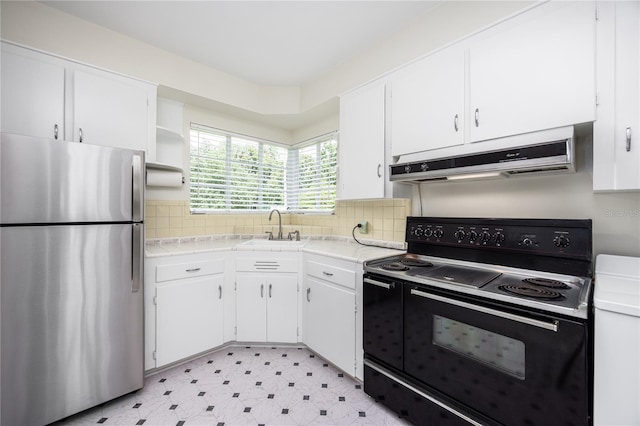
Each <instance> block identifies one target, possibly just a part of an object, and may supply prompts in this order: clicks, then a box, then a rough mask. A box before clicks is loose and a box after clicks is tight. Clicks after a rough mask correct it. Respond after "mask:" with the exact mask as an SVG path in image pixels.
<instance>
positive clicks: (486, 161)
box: [389, 138, 575, 182]
mask: <svg viewBox="0 0 640 426" xmlns="http://www.w3.org/2000/svg"><path fill="white" fill-rule="evenodd" d="M574 171H575V159H574V144H573V138H563V139H560V140H555V141H551V142H545V143H538V144H533V145H526V146H520V147H517V148H508V149H500V150H495V151H488V152H481V153H476V154H466V155H460V156H454V157H446V158H439V159H434V160H424V161H411V162H406V163H399V164H393V165H391V166H390V172H391V173H390V175H389V176H390V180H391V181H395V182H402V181H412V182H425V181H442V180H457V179H482V178H490V177H498V176H512V175H523V174H532V173H557V172H574Z"/></svg>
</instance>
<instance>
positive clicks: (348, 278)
mask: <svg viewBox="0 0 640 426" xmlns="http://www.w3.org/2000/svg"><path fill="white" fill-rule="evenodd" d="M305 273H306V274H307V275H311V276H313V277H316V278H320V279H323V280H325V281H329V282H331V283H334V284H338V285H341V286H343V287H347V288H351V289H355V288H356V273H355V271H354V270H349V269H344V268H340V267H338V266H335V265H329V264H327V263H321V262H315V261H313V260H307V262H306V264H305Z"/></svg>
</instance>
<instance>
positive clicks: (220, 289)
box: [218, 285, 222, 299]
mask: <svg viewBox="0 0 640 426" xmlns="http://www.w3.org/2000/svg"><path fill="white" fill-rule="evenodd" d="M218 299H222V286H221V285H219V286H218Z"/></svg>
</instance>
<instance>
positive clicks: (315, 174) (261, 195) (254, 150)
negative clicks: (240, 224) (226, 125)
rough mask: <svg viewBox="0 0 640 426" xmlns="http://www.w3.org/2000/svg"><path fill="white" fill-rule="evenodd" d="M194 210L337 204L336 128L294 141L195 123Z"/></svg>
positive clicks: (292, 208)
mask: <svg viewBox="0 0 640 426" xmlns="http://www.w3.org/2000/svg"><path fill="white" fill-rule="evenodd" d="M190 136H191V137H190V151H191V155H190V158H191V189H190V199H191V210H192V211H196V212H201V213H204V212H213V211H269V210H271V209H273V208H279V209H282V210H290V211H296V212H304V211H316V212H317V211H331V210H333V208H334V206H335V195H336V163H337V141H336V137H335V133H332V134H330V135H326V136H323V137H320V138H316V139H314V140H311V141H307V142H305V143H304V144H300V145H298V146H294V147H286V146H284V145H280V144H276V143H274V142H269V141H264V140H260V139H256V138H250V137H247V136H239V135H235V134H231V133H228V132H224V131H221V130H217V129H212V128H208V127H204V126H199V125H192V127H191V134H190Z"/></svg>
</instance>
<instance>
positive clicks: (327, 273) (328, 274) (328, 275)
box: [322, 271, 333, 277]
mask: <svg viewBox="0 0 640 426" xmlns="http://www.w3.org/2000/svg"><path fill="white" fill-rule="evenodd" d="M322 275H326V276H327V277H332V276H333V274H332V273H331V272H327V271H322Z"/></svg>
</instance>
